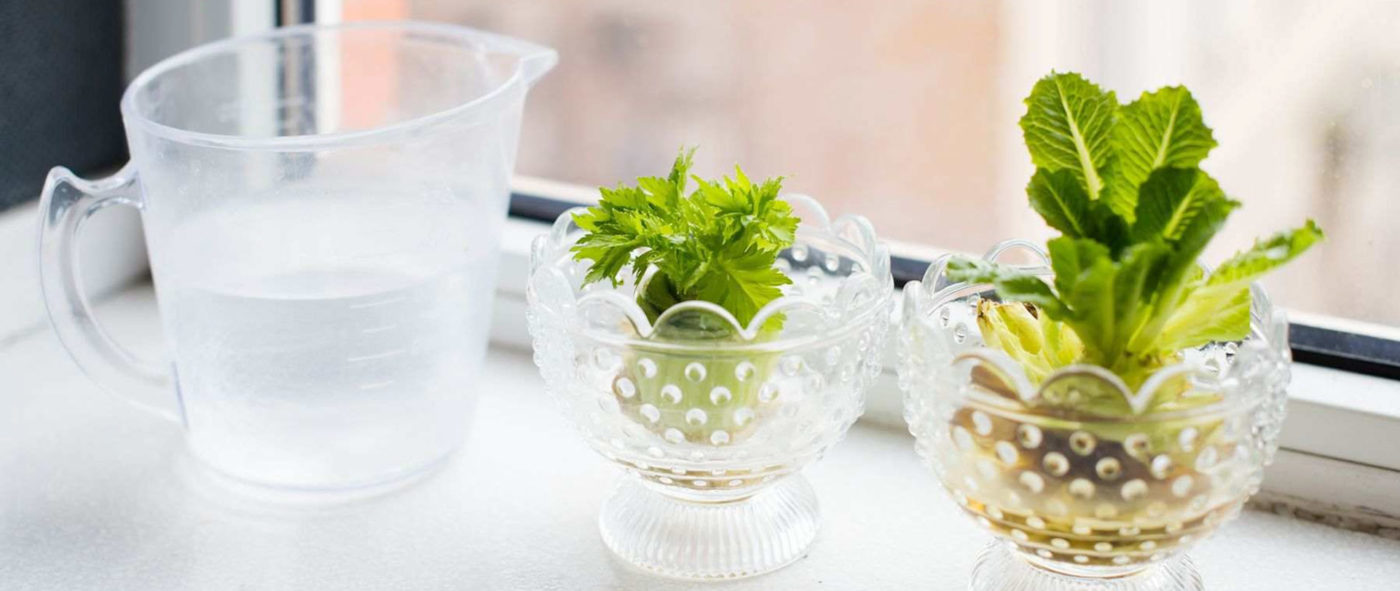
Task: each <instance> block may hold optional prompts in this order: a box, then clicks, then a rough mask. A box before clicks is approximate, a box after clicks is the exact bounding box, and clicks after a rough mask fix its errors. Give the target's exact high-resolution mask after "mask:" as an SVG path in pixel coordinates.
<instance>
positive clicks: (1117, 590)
mask: <svg viewBox="0 0 1400 591" xmlns="http://www.w3.org/2000/svg"><path fill="white" fill-rule="evenodd" d="M968 589H969V590H970V591H1204V590H1205V584H1204V583H1203V582H1202V581H1201V574H1200V573H1199V572H1197V571H1196V565H1195V564H1193V563H1192V562H1191V559H1190V558H1189V557H1187V556H1186V555H1185V554H1178V555H1176V556H1173V557H1171V558H1167V559H1165V560H1162V561H1161V562H1157V563H1155V564H1152V565H1150V566H1148V567H1147V568H1145V569H1142V570H1138V571H1135V572H1130V573H1127V574H1123V575H1120V576H1114V577H1102V576H1099V577H1095V576H1093V575H1090V574H1085V575H1082V576H1076V575H1075V574H1072V573H1062V572H1058V571H1052V570H1048V569H1046V568H1043V567H1040V566H1037V565H1034V564H1031V563H1030V562H1029V561H1027V560H1026V559H1024V558H1022V557H1020V556H1016V555H1013V552H1012V551H1011V550H1009V549H1007V542H1004V541H996V542H992V543H990V544H988V545H987V547H986V548H985V549H984V550H982V554H981V555H980V556H978V557H977V564H976V565H974V566H973V567H972V583H971V584H970V585H968Z"/></svg>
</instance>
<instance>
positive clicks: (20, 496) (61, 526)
mask: <svg viewBox="0 0 1400 591" xmlns="http://www.w3.org/2000/svg"><path fill="white" fill-rule="evenodd" d="M99 314H100V316H101V317H102V319H103V321H104V322H105V323H106V325H107V326H109V327H110V329H111V331H112V332H113V333H114V335H115V336H116V337H117V338H119V339H121V340H122V341H123V342H126V343H130V344H132V345H133V346H134V347H135V348H138V349H144V350H152V349H154V348H156V347H158V343H159V339H160V335H159V329H158V327H157V326H156V321H155V318H154V302H153V301H152V296H151V291H150V289H149V287H148V286H144V285H139V286H136V287H134V288H132V289H129V290H126V291H124V292H121V293H119V294H117V295H116V296H115V297H112V298H109V299H108V300H107V301H106V302H104V303H103V304H101V305H100V306H99ZM0 375H3V376H5V377H6V379H5V400H6V407H7V409H9V411H10V412H7V413H4V414H3V415H0V433H5V434H6V435H5V437H0V474H4V475H5V477H4V478H3V479H0V500H3V503H0V580H3V581H5V584H4V586H5V587H6V588H17V589H75V590H78V589H174V588H179V589H201V590H218V589H243V588H252V589H319V588H328V589H332V588H333V589H384V588H401V589H428V588H453V589H464V588H465V589H581V590H592V589H615V590H629V589H652V590H662V591H664V590H669V589H694V588H697V586H692V585H689V584H686V583H681V582H674V581H669V580H664V579H659V578H655V577H651V576H649V575H646V574H644V573H641V572H638V571H634V570H632V569H631V568H629V567H627V566H625V565H623V564H622V563H620V562H618V561H617V560H615V559H614V558H612V556H611V555H610V554H609V552H608V551H607V549H606V548H605V547H604V546H603V544H602V542H601V540H600V539H599V536H598V533H597V514H598V508H599V506H600V503H601V502H602V501H603V499H604V498H605V497H606V495H608V494H609V492H610V491H611V488H612V483H613V482H614V480H615V478H616V477H617V476H618V474H619V473H620V470H619V469H617V468H615V467H612V466H610V465H608V464H607V463H606V462H605V461H604V460H603V459H602V458H601V457H598V456H597V455H596V454H594V453H593V452H592V451H590V450H589V449H587V447H586V446H585V445H584V444H583V443H582V441H581V440H580V439H579V437H578V436H577V435H576V433H575V432H574V431H573V429H572V427H571V426H570V425H568V424H567V423H566V421H565V419H564V418H563V417H562V416H561V415H560V414H559V413H558V412H557V410H556V409H555V407H554V406H553V404H552V403H551V402H550V401H549V400H548V399H547V397H546V394H545V392H544V391H543V385H542V383H541V380H540V379H539V377H538V374H537V372H536V370H535V367H534V366H533V365H532V364H531V362H530V357H529V355H528V353H527V352H525V351H523V350H520V349H518V348H512V347H509V346H505V345H498V346H497V347H496V348H494V349H493V351H492V352H491V354H490V357H489V360H488V363H487V366H486V372H485V375H484V376H483V379H482V384H481V388H480V395H481V403H480V406H479V408H478V412H477V417H475V419H474V420H473V422H472V427H471V429H470V431H469V436H468V440H467V442H466V445H465V447H464V448H463V450H462V451H461V452H459V453H458V454H457V455H456V456H454V457H453V458H452V459H451V460H450V461H449V462H448V464H447V465H446V466H444V467H443V468H442V469H441V470H440V471H438V472H437V473H435V474H434V475H432V476H430V477H428V478H426V479H425V480H423V481H422V482H419V483H417V484H415V485H413V486H412V487H409V488H406V489H404V490H402V491H399V492H397V493H394V494H391V495H388V496H385V497H381V498H378V499H375V500H372V501H367V502H365V501H362V502H356V503H349V504H342V505H334V506H324V505H314V504H307V505H277V506H273V505H266V504H259V503H254V502H250V501H248V500H246V499H240V498H238V497H233V496H230V495H228V494H227V493H222V492H220V489H217V488H213V487H209V486H207V482H206V481H205V480H204V479H202V478H200V477H199V473H198V472H197V471H196V470H194V469H192V468H191V467H190V464H189V461H188V460H187V459H186V458H185V456H184V455H183V452H182V445H181V433H180V429H179V427H178V426H176V425H174V424H172V423H167V422H164V421H163V420H161V419H159V418H156V417H154V416H151V415H147V414H146V413H143V412H141V411H139V410H137V409H135V408H134V407H131V406H129V405H127V404H125V403H123V402H121V401H119V400H117V399H116V398H115V397H112V396H110V395H107V394H105V393H103V392H101V391H100V390H99V389H98V387H97V386H95V385H94V384H92V383H91V382H90V381H88V380H87V379H86V378H85V377H84V376H82V375H81V374H80V373H79V372H78V371H77V369H76V368H75V367H74V365H73V364H72V362H71V361H69V359H68V358H67V355H66V354H65V353H64V352H63V350H62V348H61V347H60V346H59V344H58V342H57V340H56V339H55V338H54V337H53V335H52V333H51V332H49V331H46V330H45V331H38V332H35V333H33V334H30V335H27V336H24V337H23V338H19V339H16V340H14V341H13V342H11V343H10V344H9V345H8V346H6V347H4V348H3V349H0ZM806 474H807V476H808V477H809V478H810V480H811V481H812V484H813V485H814V486H815V487H816V490H817V494H818V496H819V497H820V499H821V502H822V511H823V524H822V531H821V533H820V535H819V537H818V539H817V541H816V543H815V545H814V546H813V547H812V549H811V551H810V552H809V553H808V555H807V556H806V557H805V558H804V559H802V560H800V561H798V562H797V563H795V564H793V565H792V566H790V567H788V568H786V569H783V570H781V571H778V572H776V573H773V574H770V575H766V576H763V577H758V578H754V579H749V580H745V581H739V582H735V583H730V584H723V585H720V587H721V588H724V589H808V588H822V589H861V590H866V589H915V588H918V589H949V590H952V589H961V588H963V587H964V585H965V584H966V581H967V575H968V572H969V569H970V567H971V565H972V561H973V560H974V558H975V557H976V554H977V552H978V551H979V550H980V549H981V547H982V546H983V544H984V543H985V542H986V541H987V539H988V538H987V536H986V535H985V534H984V533H982V532H980V531H978V530H977V528H975V527H974V526H973V525H972V523H971V521H970V520H968V519H966V518H964V517H963V516H961V515H958V514H957V511H956V509H955V508H954V505H953V503H951V502H950V501H949V500H948V499H947V497H946V496H945V495H944V493H943V492H942V491H941V490H939V487H938V485H937V483H936V481H935V480H934V477H933V474H932V473H931V472H930V471H929V470H928V469H927V468H926V467H925V466H924V465H923V464H922V463H921V462H920V461H919V459H918V458H917V457H916V456H915V454H914V452H913V449H912V441H911V440H910V438H909V437H908V435H907V434H905V433H904V432H903V431H902V429H892V428H888V427H885V426H882V425H880V424H878V423H876V422H870V421H865V422H861V423H858V424H857V425H856V426H855V427H854V428H853V429H852V430H851V432H850V434H849V436H848V437H847V438H846V440H845V441H843V442H842V443H840V444H839V445H837V446H836V447H835V448H833V450H832V451H831V452H830V453H829V454H828V455H827V457H826V458H825V459H824V460H822V461H821V462H819V463H817V464H815V465H813V466H812V467H810V468H808V469H807V470H806ZM1192 556H1193V558H1194V559H1195V560H1196V562H1197V564H1198V565H1199V567H1200V569H1201V571H1202V573H1203V574H1204V576H1205V578H1206V581H1207V584H1208V585H1209V586H1210V588H1212V589H1232V590H1250V589H1259V590H1266V589H1267V590H1275V589H1307V590H1309V591H1325V590H1333V589H1335V590H1338V591H1341V590H1345V591H1359V590H1366V589H1377V590H1379V589H1389V588H1393V585H1394V582H1395V581H1397V580H1400V541H1394V540H1387V539H1384V538H1382V537H1380V536H1373V535H1366V534H1360V533H1355V532H1348V531H1343V530H1340V529H1335V528H1331V527H1326V526H1323V525H1318V524H1313V523H1308V522H1305V521H1301V520H1297V519H1291V518H1287V517H1281V516H1278V515H1273V514H1270V513H1265V512H1261V511H1246V512H1244V514H1243V515H1242V517H1241V518H1240V519H1239V520H1238V521H1237V522H1234V523H1231V524H1229V525H1227V526H1226V527H1224V528H1223V529H1222V531H1221V532H1220V534H1219V535H1218V536H1217V537H1215V538H1212V539H1211V540H1209V541H1207V542H1205V543H1204V544H1203V545H1202V546H1200V547H1198V548H1197V549H1195V551H1193V552H1192Z"/></svg>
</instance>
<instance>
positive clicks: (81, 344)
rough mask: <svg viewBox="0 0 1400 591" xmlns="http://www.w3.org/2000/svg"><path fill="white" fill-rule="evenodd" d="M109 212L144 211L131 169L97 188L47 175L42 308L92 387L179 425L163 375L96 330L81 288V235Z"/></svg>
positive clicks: (62, 172)
mask: <svg viewBox="0 0 1400 591" xmlns="http://www.w3.org/2000/svg"><path fill="white" fill-rule="evenodd" d="M109 205H125V206H128V207H135V208H137V209H141V208H142V207H143V202H142V198H141V190H140V185H139V184H138V181H137V178H136V171H135V169H134V168H133V167H132V165H131V164H130V163H128V164H127V165H126V166H124V167H122V169H121V170H120V171H118V172H117V173H116V174H114V175H112V176H110V177H107V178H104V179H98V180H95V181H88V180H84V179H81V178H78V177H77V176H76V175H74V174H73V172H72V171H70V170H68V169H67V168H64V167H62V166H59V167H55V168H54V169H53V170H50V171H49V177H48V180H46V181H45V182H44V192H43V197H42V198H41V200H40V203H39V213H40V216H41V218H42V219H41V220H40V227H39V276H40V285H41V286H42V288H43V291H44V306H45V307H46V308H48V312H49V321H50V322H52V323H53V328H54V332H56V333H58V339H59V341H61V342H62V343H63V346H64V347H65V348H67V349H68V354H69V355H72V356H73V360H74V361H76V362H77V363H78V366H79V367H80V368H82V370H83V372H84V373H86V374H87V375H88V376H89V377H91V378H92V379H93V380H94V381H96V382H97V383H99V384H101V385H103V386H105V387H107V388H110V389H112V390H114V391H116V392H117V393H118V394H120V395H122V396H123V397H125V398H127V399H128V400H130V401H131V402H133V403H135V404H136V405H137V406H140V407H143V408H145V409H147V410H150V411H153V412H155V413H156V414H159V415H161V416H164V417H166V418H169V419H172V420H175V421H179V420H180V416H181V412H180V403H179V399H178V398H177V397H176V396H175V391H174V388H173V387H172V384H171V379H170V375H169V373H168V372H167V371H164V370H163V369H162V368H160V367H158V366H156V365H155V364H152V363H149V362H146V361H143V360H141V359H140V358H138V357H136V356H135V355H133V354H132V353H131V352H130V351H128V350H127V349H126V348H125V347H122V346H121V345H120V344H118V343H117V342H116V341H113V340H112V338H111V337H109V336H108V335H107V333H106V331H104V330H102V327H101V326H100V325H98V324H97V320H96V318H95V317H94V316H93V314H92V307H91V306H90V305H88V300H87V297H86V294H85V293H84V292H83V289H82V286H80V285H79V284H78V277H79V273H78V269H79V266H78V265H79V263H80V261H79V260H78V248H77V237H78V232H79V230H80V229H81V228H82V225H83V222H84V221H86V220H87V219H88V218H90V217H92V216H93V214H96V213H97V212H98V211H100V210H102V209H103V208H105V207H107V206H109Z"/></svg>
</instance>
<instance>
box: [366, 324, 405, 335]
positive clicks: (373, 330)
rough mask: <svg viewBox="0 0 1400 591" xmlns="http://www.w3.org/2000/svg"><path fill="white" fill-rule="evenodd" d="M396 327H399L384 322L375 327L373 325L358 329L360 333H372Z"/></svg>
mask: <svg viewBox="0 0 1400 591" xmlns="http://www.w3.org/2000/svg"><path fill="white" fill-rule="evenodd" d="M398 327H399V325H398V324H385V325H384V326H376V327H374V328H364V329H360V334H374V333H376V332H384V331H386V330H392V329H395V328H398Z"/></svg>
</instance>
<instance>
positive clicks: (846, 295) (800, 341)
mask: <svg viewBox="0 0 1400 591" xmlns="http://www.w3.org/2000/svg"><path fill="white" fill-rule="evenodd" d="M780 198H781V199H783V200H784V201H787V202H788V203H789V204H790V205H792V206H793V209H794V211H795V212H796V213H797V215H798V216H799V217H800V218H801V223H800V224H799V225H798V228H797V236H798V242H799V243H801V242H802V240H803V238H804V237H807V238H809V239H810V238H811V237H817V238H819V239H821V240H823V241H825V242H829V243H835V244H839V245H842V246H845V247H846V248H847V250H848V252H846V253H843V254H847V255H855V256H854V257H852V258H853V259H855V260H857V262H858V263H859V264H860V265H861V267H862V268H861V269H857V270H854V271H852V272H851V274H850V275H848V276H846V277H845V278H842V279H840V280H839V287H838V289H837V293H836V296H835V297H834V298H832V300H831V301H830V302H827V303H822V302H821V301H819V300H816V299H815V298H813V297H810V296H808V295H805V294H804V295H795V296H794V295H784V296H782V297H779V298H778V299H775V300H773V301H771V302H769V303H768V304H766V305H764V306H763V307H762V308H760V309H759V311H758V313H757V314H755V315H754V317H753V319H751V320H750V321H749V323H748V325H747V326H744V325H742V324H741V323H740V322H739V320H738V318H735V317H734V315H733V314H732V313H730V312H729V311H728V310H726V309H724V308H723V307H721V306H719V305H716V304H713V303H710V302H700V301H691V302H682V303H680V304H677V305H675V306H672V307H671V308H669V309H667V310H666V311H665V312H663V313H662V314H661V315H660V316H659V317H658V318H657V320H656V323H654V324H653V323H652V322H651V321H650V320H648V319H647V315H646V313H645V312H643V311H642V309H641V307H640V306H638V305H637V302H636V300H635V297H634V296H633V295H632V293H631V290H630V289H626V290H624V289H619V288H610V287H606V286H602V287H595V288H593V289H590V290H589V291H587V292H585V293H583V294H582V295H580V294H579V293H578V292H577V291H576V290H574V289H573V288H572V287H571V283H570V281H569V280H568V278H566V277H565V276H564V274H563V271H562V270H561V269H560V266H559V265H560V263H566V262H567V263H570V264H572V260H573V257H572V253H570V252H569V249H570V247H572V246H573V244H574V243H575V242H576V241H577V240H578V238H579V236H580V235H581V231H579V228H578V226H576V225H575V224H574V222H573V217H574V214H575V213H578V212H581V211H584V210H586V209H587V208H585V207H575V208H572V209H570V210H568V211H566V212H564V213H563V214H562V215H560V216H559V218H558V219H556V220H555V222H554V225H553V226H552V227H551V228H550V231H549V233H547V234H543V235H540V236H538V237H536V238H535V240H534V242H533V243H532V244H531V249H530V275H531V280H530V282H531V284H534V283H535V281H537V280H540V279H543V280H549V281H553V282H556V284H560V285H563V286H564V287H566V288H567V289H568V291H569V293H570V295H571V296H572V297H573V301H572V302H571V304H572V306H573V307H574V309H575V310H581V309H585V308H588V307H591V306H603V307H609V308H613V309H615V310H617V311H618V312H620V313H621V314H622V315H623V317H624V318H626V319H627V320H628V321H629V323H630V324H631V325H632V327H633V329H634V331H635V332H634V333H628V332H623V331H604V330H597V329H591V330H590V329H584V330H582V332H584V333H586V334H587V335H588V337H589V338H592V339H595V340H598V341H605V342H612V343H615V344H620V345H625V346H634V347H643V348H650V349H670V350H682V349H684V350H689V349H696V350H715V349H724V350H726V351H729V350H733V351H736V352H737V351H755V350H782V349H787V348H791V347H794V346H802V345H806V344H809V343H811V342H813V341H819V340H826V339H830V338H837V337H839V336H841V335H844V334H846V333H847V332H849V331H853V330H858V329H859V328H860V327H861V326H864V325H865V324H867V322H868V321H869V319H870V317H871V316H872V315H874V314H878V313H879V312H880V310H882V309H883V307H882V306H855V305H852V304H853V303H854V302H859V301H862V299H865V298H867V297H875V298H889V297H890V296H891V295H892V294H893V293H894V280H893V278H892V276H891V275H890V258H889V249H888V248H887V247H886V246H885V245H884V244H882V243H880V242H879V241H878V240H877V239H876V236H875V230H874V228H873V227H872V226H871V224H870V221H869V220H867V219H866V218H865V217H864V216H859V215H843V216H841V217H838V218H836V219H835V220H832V219H831V218H830V216H828V215H827V213H826V209H825V208H823V207H822V205H821V203H819V202H818V201H817V200H815V199H813V198H811V197H809V196H807V195H803V194H797V193H785V194H783V195H782V196H781V197H780ZM539 274H544V275H545V276H544V277H539V276H538V275H539ZM624 291H626V293H624ZM872 292H874V293H872ZM802 310H808V311H814V312H817V313H820V314H822V315H824V316H826V317H827V318H829V319H830V320H831V322H830V323H829V324H827V325H826V327H825V330H823V331H821V332H820V333H812V334H795V335H794V334H785V335H783V336H781V337H779V338H776V339H765V340H762V341H759V340H757V339H758V337H759V328H760V327H762V326H763V324H764V323H765V322H767V321H768V319H769V318H772V317H773V316H774V315H776V314H781V313H784V312H794V311H802ZM695 312H699V313H702V314H708V315H711V316H713V317H715V318H718V319H720V320H722V321H723V322H725V323H726V324H728V325H729V326H730V327H731V328H732V329H733V331H734V334H736V335H738V337H739V339H740V341H741V343H733V342H726V343H724V344H723V345H720V346H716V343H715V342H714V341H683V340H673V339H666V338H662V337H659V336H657V335H656V327H658V326H663V325H665V324H666V322H667V321H668V320H670V319H672V318H675V317H676V316H678V315H681V314H686V313H695ZM573 330H577V327H574V328H573Z"/></svg>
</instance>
